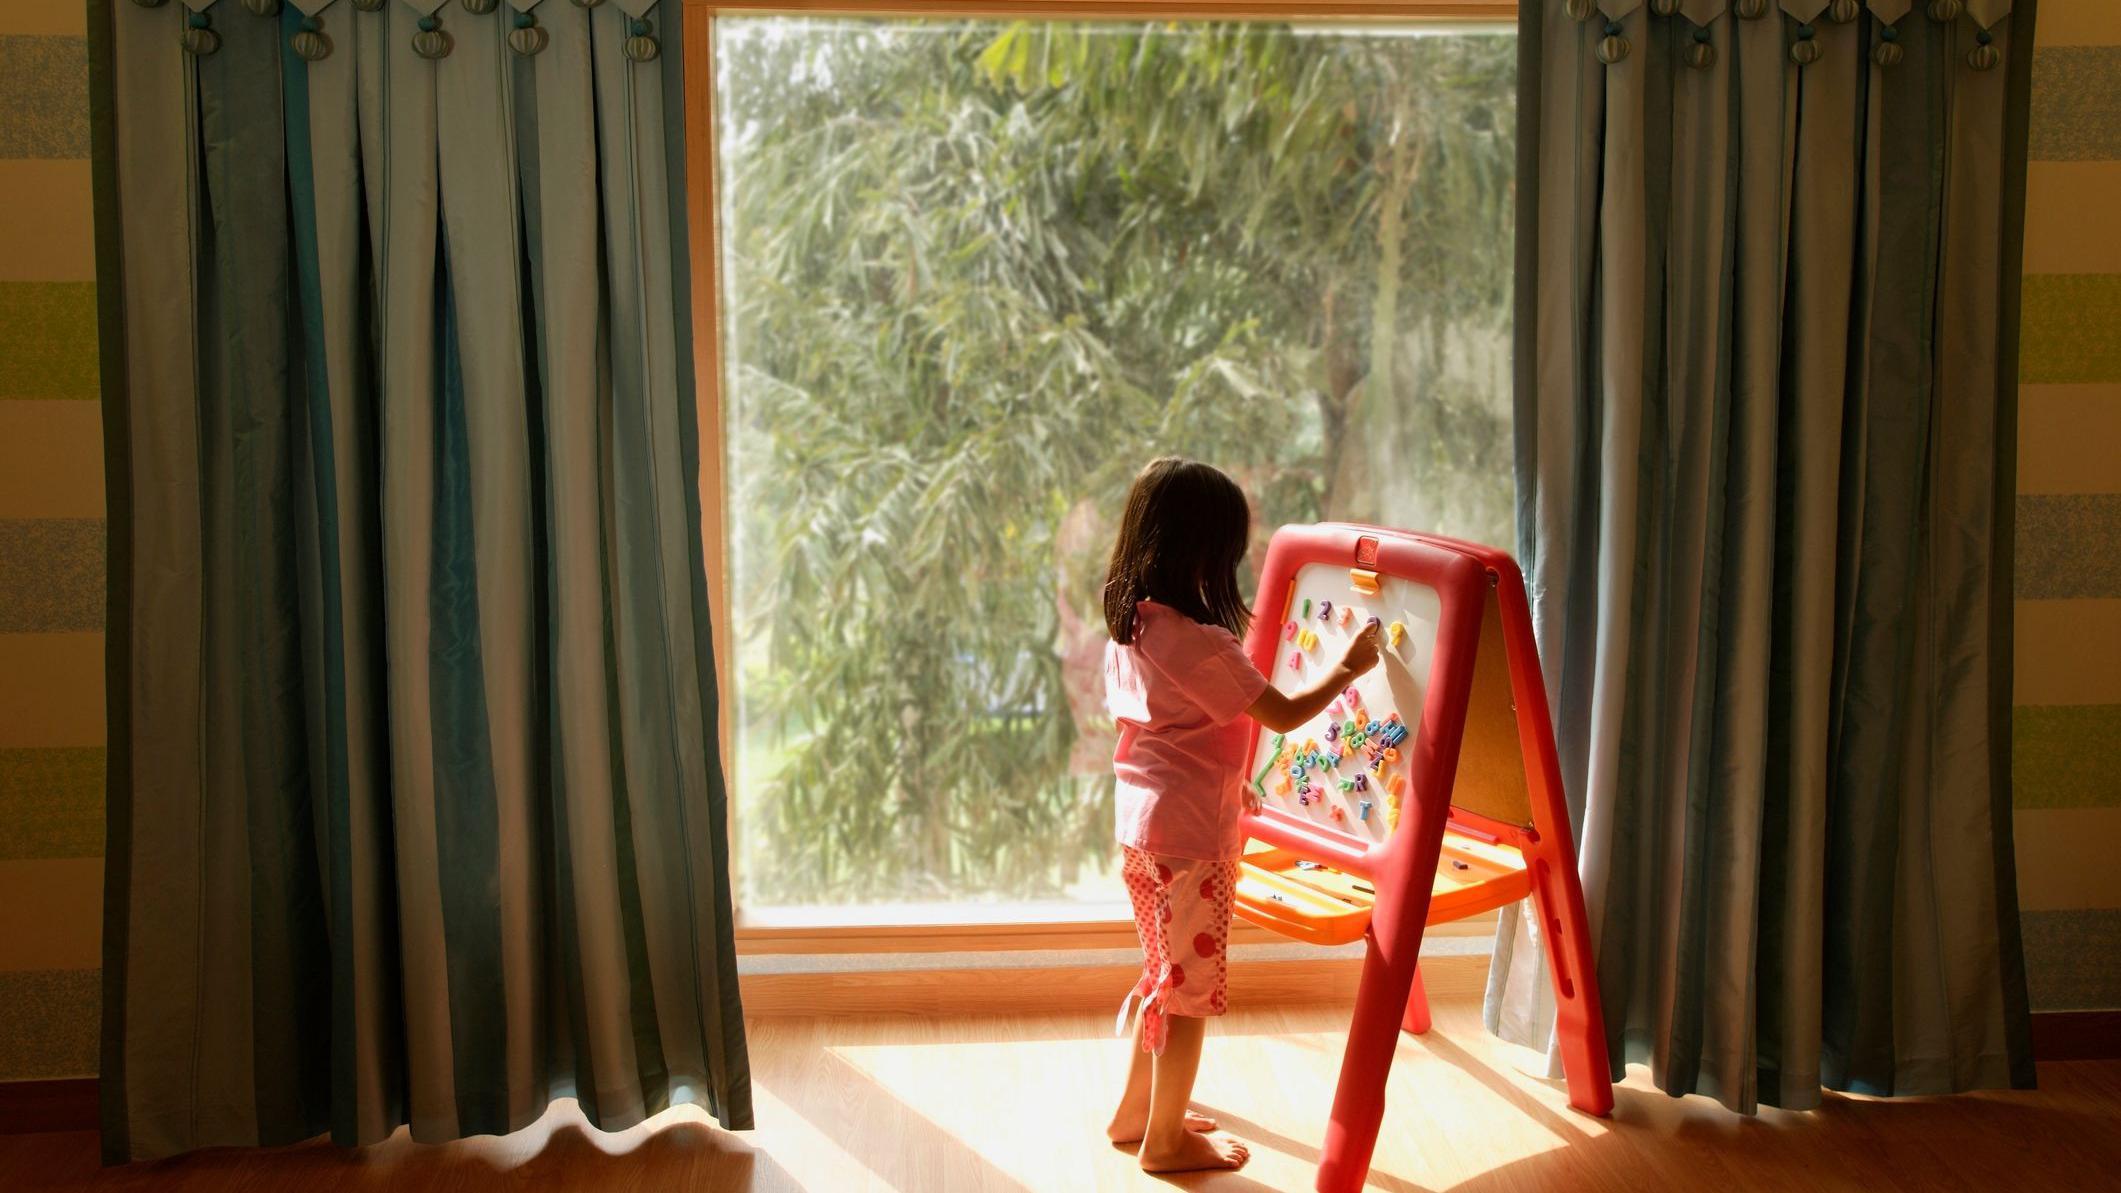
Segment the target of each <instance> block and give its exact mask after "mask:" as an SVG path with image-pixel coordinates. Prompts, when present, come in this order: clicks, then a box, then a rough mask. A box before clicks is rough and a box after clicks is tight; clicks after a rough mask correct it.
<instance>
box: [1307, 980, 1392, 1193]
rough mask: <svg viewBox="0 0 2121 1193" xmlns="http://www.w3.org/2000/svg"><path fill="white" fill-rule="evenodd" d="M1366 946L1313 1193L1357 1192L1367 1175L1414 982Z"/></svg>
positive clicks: (1375, 1146) (1375, 1145)
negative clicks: (1337, 1084) (1346, 1044)
mask: <svg viewBox="0 0 2121 1193" xmlns="http://www.w3.org/2000/svg"><path fill="white" fill-rule="evenodd" d="M1369 946H1370V954H1369V956H1368V957H1367V958H1366V959H1365V960H1364V961H1363V966H1362V986H1361V988H1360V989H1359V990H1358V991H1357V993H1356V996H1355V1018H1354V1021H1353V1022H1352V1023H1350V1024H1349V1026H1348V1050H1347V1053H1346V1055H1345V1056H1343V1057H1342V1058H1341V1062H1340V1085H1339V1087H1338V1088H1337V1089H1336V1090H1335V1091H1334V1094H1333V1118H1332V1121H1331V1122H1329V1123H1328V1124H1327V1125H1326V1146H1325V1149H1324V1154H1323V1156H1322V1157H1321V1158H1320V1160H1319V1164H1318V1193H1358V1191H1359V1190H1360V1189H1361V1188H1362V1186H1363V1182H1364V1181H1366V1180H1368V1179H1369V1175H1370V1155H1371V1153H1372V1152H1374V1151H1376V1149H1377V1128H1378V1125H1379V1124H1380V1123H1382V1122H1383V1121H1384V1115H1385V1079H1386V1078H1387V1077H1389V1076H1390V1075H1391V1072H1392V1053H1393V1051H1394V1049H1395V1048H1396V1047H1397V1046H1398V1044H1399V1023H1400V1017H1401V1015H1402V1014H1403V1013H1404V1008H1405V1007H1406V1002H1407V991H1408V988H1409V986H1410V985H1411V984H1412V981H1413V966H1411V965H1410V966H1408V967H1407V968H1406V969H1405V970H1404V971H1402V972H1401V973H1400V974H1399V975H1398V976H1396V977H1395V976H1394V975H1393V973H1392V972H1391V969H1392V967H1391V966H1389V965H1388V964H1386V962H1385V959H1384V957H1383V956H1381V955H1380V954H1379V952H1378V949H1377V941H1376V940H1374V939H1372V940H1371V941H1370V942H1369Z"/></svg>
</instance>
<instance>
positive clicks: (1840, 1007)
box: [1488, 0, 2033, 1112]
mask: <svg viewBox="0 0 2121 1193" xmlns="http://www.w3.org/2000/svg"><path fill="white" fill-rule="evenodd" d="M1520 11H1521V17H1520V19H1521V22H1522V37H1521V40H1520V55H1521V66H1520V71H1519V86H1520V88H1521V96H1520V102H1519V106H1518V111H1519V118H1520V120H1521V121H1522V125H1521V128H1522V135H1521V137H1520V140H1519V144H1520V155H1521V156H1520V164H1519V172H1518V173H1519V178H1518V187H1519V189H1518V209H1517V210H1518V221H1519V229H1518V232H1519V235H1518V242H1517V243H1518V249H1517V257H1518V259H1517V269H1518V290H1517V297H1518V308H1517V310H1518V315H1517V335H1518V340H1517V359H1516V369H1517V377H1516V411H1517V431H1516V433H1517V475H1518V486H1519V493H1518V499H1519V547H1520V553H1521V556H1522V559H1523V563H1524V568H1525V575H1526V578H1527V581H1528V583H1529V585H1530V588H1531V595H1532V601H1533V606H1534V614H1535V622H1536V627H1537V632H1538V635H1539V642H1540V650H1541V655H1542V660H1543V662H1544V664H1545V668H1546V675H1547V684H1548V691H1549V692H1550V693H1551V698H1552V699H1553V701H1554V724H1555V730H1556V736H1557V744H1558V745H1559V748H1560V752H1561V755H1562V768H1563V772H1564V778H1565V781H1566V783H1567V787H1568V792H1569V795H1570V798H1571V800H1572V801H1573V803H1574V805H1575V810H1576V812H1577V814H1578V816H1579V817H1580V833H1579V836H1578V838H1577V839H1578V842H1579V847H1580V852H1581V859H1582V872H1583V878H1584V891H1585V896H1586V901H1587V903H1588V904H1589V910H1590V917H1591V922H1592V932H1593V935H1594V941H1595V945H1596V949H1597V960H1598V971H1599V987H1600V990H1601V991H1602V993H1603V995H1604V1000H1605V1023H1606V1031H1607V1035H1608V1040H1607V1044H1608V1048H1609V1051H1610V1054H1611V1058H1612V1061H1613V1063H1614V1065H1615V1066H1616V1068H1617V1067H1618V1066H1620V1065H1622V1064H1624V1063H1628V1062H1642V1063H1646V1064H1648V1065H1649V1066H1650V1070H1651V1073H1652V1076H1653V1077H1654V1079H1655V1080H1656V1082H1657V1083H1658V1084H1659V1085H1660V1086H1662V1087H1663V1088H1664V1089H1666V1090H1667V1091H1670V1092H1672V1093H1674V1094H1679V1093H1690V1092H1691V1093H1702V1094H1706V1095H1709V1096H1711V1097H1714V1098H1717V1099H1719V1100H1720V1101H1722V1102H1723V1103H1724V1104H1725V1105H1727V1106H1730V1107H1732V1108H1734V1109H1737V1110H1741V1111H1746V1112H1751V1111H1752V1110H1753V1109H1754V1108H1755V1107H1756V1106H1758V1105H1761V1104H1767V1105H1774V1106H1782V1107H1790V1108H1800V1109H1801V1108H1807V1107H1812V1106H1816V1105H1818V1104H1819V1101H1820V1096H1821V1095H1820V1090H1821V1088H1822V1087H1827V1088H1833V1089H1839V1090H1853V1091H1860V1092H1863V1093H1870V1094H1932V1093H1947V1092H1951V1091H1954V1090H1963V1089H1970V1088H1977V1087H1984V1086H2010V1085H2024V1084H2029V1083H2030V1082H2031V1081H2032V1077H2033V1068H2032V1058H2031V1054H2030V1049H2029V1046H2028V1042H2027V1017H2026V1004H2025V980H2024V972H2023V964H2022V961H2021V958H2020V950H2019V941H2018V910H2017V896H2016V880H2015V872H2014V863H2013V858H2012V853H2011V821H2010V806H2011V805H2010V743H2011V738H2010V722H2009V712H2010V681H2011V642H2010V626H2011V622H2010V617H2011V608H2010V599H2011V584H2010V568H2011V559H2012V551H2011V537H2010V535H2011V521H2010V520H2011V510H2012V500H2013V497H2012V494H2013V483H2012V479H2013V478H2012V468H2013V461H2014V455H2013V453H2014V450H2015V448H2014V433H2015V432H2014V429H2015V419H2016V355H2017V347H2016V345H2017V330H2018V314H2017V278H2018V273H2019V268H2018V245H2019V244H2020V241H2021V235H2022V228H2023V221H2024V178H2025V145H2026V140H2025V130H2026V108H2027V95H2028V83H2029V79H2030V66H2031V60H2032V59H2031V52H2032V40H2033V38H2032V29H2033V3H2032V0H2017V2H2016V3H2015V5H2014V4H2013V3H2012V0H1964V2H1963V3H1962V0H1937V2H1936V3H1924V2H1921V0H1917V2H1915V3H1910V2H1909V0H1861V2H1859V0H1831V2H1830V0H1652V2H1648V3H1645V2H1644V0H1526V3H1525V5H1524V7H1523V8H1522V9H1521V10H1520ZM1537 929H1538V925H1536V924H1531V923H1528V922H1524V921H1522V920H1520V919H1519V918H1517V917H1514V916H1512V917H1509V918H1508V919H1507V921H1506V923H1505V925H1504V930H1503V932H1502V935H1501V937H1500V938H1499V946H1500V947H1499V952H1498V956H1497V961H1496V965H1495V969H1494V971H1493V975H1492V977H1491V981H1490V991H1489V993H1490V998H1489V1008H1488V1010H1489V1021H1490V1024H1491V1026H1493V1027H1495V1028H1496V1029H1498V1030H1502V1031H1504V1032H1505V1033H1506V1034H1509V1035H1511V1036H1514V1037H1515V1038H1518V1039H1521V1040H1525V1041H1527V1042H1532V1043H1545V1042H1546V1041H1547V1039H1548V1033H1549V1030H1550V1029H1549V1026H1548V1025H1549V1024H1550V1022H1551V1010H1550V1009H1549V1008H1546V1007H1543V1006H1541V1005H1540V996H1541V992H1542V991H1543V990H1544V983H1545V978H1544V975H1543V974H1542V973H1540V972H1539V970H1540V964H1539V961H1538V952H1539V950H1538V949H1537V948H1536V947H1532V946H1533V944H1534V942H1535V940H1536V934H1537Z"/></svg>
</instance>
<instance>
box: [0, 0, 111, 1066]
mask: <svg viewBox="0 0 2121 1193" xmlns="http://www.w3.org/2000/svg"><path fill="white" fill-rule="evenodd" d="M84 22H85V14H84V5H83V4H82V3H81V0H9V2H8V3H7V4H5V5H0V1077H18V1078H19V1077H53V1076H67V1075H75V1074H83V1073H93V1072H94V1071H95V1068H96V1011H97V1005H98V1001H99V991H98V988H97V977H98V975H97V966H98V965H99V963H100V959H99V955H98V950H99V948H100V946H101V936H102V932H101V923H100V922H99V917H100V916H101V914H102V897H101V893H102V883H103V860H102V853H103V806H102V805H103V539H104V533H103V424H102V419H101V416H100V413H99V411H98V409H97V403H96V398H97V393H96V286H95V276H96V257H95V245H94V239H93V228H92V225H91V222H90V217H89V207H90V188H89V163H88V156H89V137H88V44H87V40H86V38H85V37H84V33H85V31H86V29H85V23H84Z"/></svg>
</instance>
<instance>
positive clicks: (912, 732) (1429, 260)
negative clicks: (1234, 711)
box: [716, 17, 1516, 909]
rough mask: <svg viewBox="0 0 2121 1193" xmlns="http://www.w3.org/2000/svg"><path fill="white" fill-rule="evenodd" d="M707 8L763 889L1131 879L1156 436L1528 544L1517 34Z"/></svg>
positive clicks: (1006, 887) (733, 500)
mask: <svg viewBox="0 0 2121 1193" xmlns="http://www.w3.org/2000/svg"><path fill="white" fill-rule="evenodd" d="M716 29H717V35H716V38H717V44H716V72H717V89H718V94H717V96H716V101H717V105H718V107H717V127H716V137H717V142H718V144H717V153H718V158H719V160H718V163H717V165H718V186H719V192H718V193H719V198H720V202H721V213H720V216H721V241H720V245H721V254H722V260H721V278H720V284H721V286H722V311H723V320H724V324H723V353H722V360H723V367H724V377H723V382H722V384H723V390H722V393H723V399H722V410H723V418H724V424H723V428H722V439H723V443H722V449H723V456H724V461H725V476H726V484H727V492H726V493H725V494H724V496H723V504H724V518H725V520H726V528H727V536H728V550H729V572H728V575H729V580H728V586H729V589H730V591H729V594H728V599H729V601H730V603H731V604H730V617H731V627H732V630H733V633H732V639H733V641H734V642H735V651H734V657H733V659H732V661H731V664H730V673H731V679H732V686H733V692H732V693H731V695H732V697H733V708H734V711H733V736H734V757H733V759H732V779H733V784H734V791H735V793H736V812H735V820H734V823H735V831H736V834H737V840H738V846H739V855H738V856H739V861H738V868H737V873H738V876H739V880H740V883H741V886H740V895H739V898H740V900H741V901H742V902H743V904H744V905H746V906H747V907H750V908H754V909H757V908H762V907H772V906H781V907H787V906H795V905H813V906H814V905H835V906H841V907H846V906H849V905H854V904H877V903H937V902H959V903H963V902H968V901H986V902H996V903H1009V904H1025V903H1040V902H1045V903H1054V902H1068V901H1084V902H1110V901H1113V900H1116V899H1118V898H1119V896H1120V892H1119V889H1118V886H1117V884H1116V881H1115V880H1114V879H1113V878H1112V869H1113V862H1114V853H1115V849H1114V846H1113V845H1112V841H1111V837H1112V828H1111V772H1110V761H1111V750H1112V743H1113V731H1112V726H1111V722H1110V720H1109V718H1108V717H1107V716H1106V714H1105V711H1104V707H1103V689H1102V671H1101V659H1102V655H1103V650H1104V645H1105V631H1104V626H1103V624H1102V619H1101V616H1100V613H1099V604H1098V588H1099V584H1100V581H1101V579H1102V571H1103V566H1104V560H1105V553H1106V552H1107V550H1108V549H1109V546H1110V542H1111V534H1112V530H1113V518H1114V516H1115V514H1116V511H1117V506H1118V503H1119V499H1120V496H1121V495H1122V493H1123V492H1124V489H1125V486H1126V485H1127V483H1128V481H1129V480H1130V479H1131V478H1132V477H1133V474H1134V472H1135V471H1136V470H1137V469H1138V468H1139V467H1140V465H1141V464H1142V462H1143V461H1145V460H1146V459H1148V458H1150V457H1152V456H1155V455H1158V454H1163V453H1172V452H1176V453H1183V454H1187V455H1192V456H1197V457H1200V458H1202V459H1205V460H1209V461H1211V462H1214V463H1216V464H1217V465H1219V466H1221V467H1222V468H1224V469H1225V470H1227V471H1229V472H1230V473H1232V474H1233V475H1234V476H1236V477H1237V478H1238V479H1239V481H1240V482H1241V483H1242V484H1243V485H1244V486H1245V488H1246V490H1247V492H1248V493H1250V494H1251V496H1252V499H1253V503H1254V508H1255V521H1256V532H1257V536H1258V540H1259V541H1260V542H1262V543H1263V542H1264V541H1265V538H1266V536H1267V535H1268V534H1269V533H1271V531H1272V529H1273V528H1274V527H1275V526H1276V525H1279V524H1281V523H1283V522H1289V521H1308V520H1316V519H1320V518H1346V519H1356V520H1363V521H1375V522H1382V523H1387V524H1392V525H1399V526H1408V527H1418V528H1428V529H1439V530H1443V531H1445V532H1448V533H1454V534H1459V535H1464V536H1467V537H1471V538H1474V539H1479V540H1484V541H1488V542H1493V543H1498V544H1502V545H1505V546H1507V545H1508V544H1509V542H1510V537H1511V525H1512V515H1511V508H1510V507H1511V493H1512V488H1511V479H1510V426H1509V376H1508V372H1509V338H1510V318H1509V303H1510V297H1509V295H1510V285H1509V276H1510V269H1509V261H1510V244H1511V228H1512V222H1511V184H1512V165H1513V161H1514V152H1515V151H1514V145H1513V132H1512V130H1513V128H1514V114H1513V94H1514V73H1515V55H1516V47H1515V44H1514V37H1513V35H1512V33H1511V31H1510V30H1509V29H1507V28H1504V27H1472V28H1468V27H1455V28H1444V27H1413V28H1380V27H1373V26H1335V27H1324V28H1306V27H1290V26H1287V25H1272V24H1183V23H1182V24H1170V23H1154V24H1142V25H1100V24H1085V23H1070V22H1054V23H1046V22H1030V23H1022V22H1013V21H994V22H975V23H924V22H915V21H868V20H825V19H806V18H783V17H770V18H724V19H720V20H718V21H717V22H716Z"/></svg>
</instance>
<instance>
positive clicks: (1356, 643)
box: [1340, 621, 1384, 676]
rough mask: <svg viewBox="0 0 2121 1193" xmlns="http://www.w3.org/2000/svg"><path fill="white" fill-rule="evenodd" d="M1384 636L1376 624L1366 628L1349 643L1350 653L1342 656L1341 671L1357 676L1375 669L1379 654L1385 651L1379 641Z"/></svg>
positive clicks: (1373, 623)
mask: <svg viewBox="0 0 2121 1193" xmlns="http://www.w3.org/2000/svg"><path fill="white" fill-rule="evenodd" d="M1382 636H1383V635H1382V631H1380V630H1379V629H1378V628H1377V623H1376V622H1374V621H1373V622H1371V623H1370V624H1369V625H1366V626H1364V627H1363V628H1362V632H1361V633H1359V634H1357V635H1355V637H1354V639H1352V640H1351V641H1350V642H1349V643H1348V653H1346V654H1344V655H1342V656H1341V659H1340V669H1341V670H1343V671H1345V672H1347V673H1348V674H1349V675H1350V676H1356V675H1361V674H1363V673H1364V672H1366V671H1368V670H1369V669H1370V668H1372V667H1375V666H1376V665H1377V656H1378V653H1379V652H1380V651H1382V650H1383V649H1384V647H1383V646H1382V645H1381V644H1380V643H1379V641H1378V639H1379V638H1380V637H1382Z"/></svg>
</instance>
